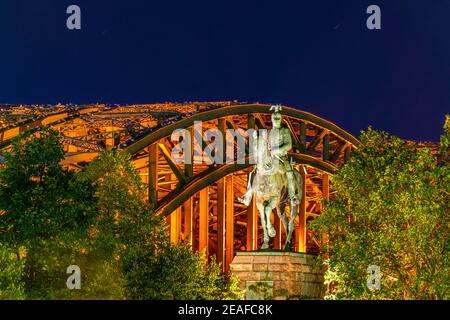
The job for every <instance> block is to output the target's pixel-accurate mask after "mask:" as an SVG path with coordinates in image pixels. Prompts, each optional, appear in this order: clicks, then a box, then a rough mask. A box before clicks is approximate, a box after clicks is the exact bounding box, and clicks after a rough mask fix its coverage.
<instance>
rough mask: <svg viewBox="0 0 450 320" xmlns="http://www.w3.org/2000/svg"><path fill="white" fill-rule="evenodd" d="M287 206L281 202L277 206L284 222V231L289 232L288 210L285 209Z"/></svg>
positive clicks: (278, 213) (279, 215)
mask: <svg viewBox="0 0 450 320" xmlns="http://www.w3.org/2000/svg"><path fill="white" fill-rule="evenodd" d="M285 209H286V208H285V206H284V205H282V204H279V205H278V206H277V215H278V218H279V219H280V221H281V222H283V228H284V233H285V234H288V227H289V226H288V221H287V217H286V212H285V211H284V210H285Z"/></svg>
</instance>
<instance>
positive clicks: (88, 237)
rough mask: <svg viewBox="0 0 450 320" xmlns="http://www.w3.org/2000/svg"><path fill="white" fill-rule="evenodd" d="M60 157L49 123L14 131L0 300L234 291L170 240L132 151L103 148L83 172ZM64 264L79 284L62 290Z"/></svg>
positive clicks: (203, 295)
mask: <svg viewBox="0 0 450 320" xmlns="http://www.w3.org/2000/svg"><path fill="white" fill-rule="evenodd" d="M63 157H64V152H63V148H62V144H61V142H60V141H59V138H58V133H57V132H56V131H53V130H50V129H47V128H44V129H43V130H42V131H40V132H39V133H38V135H35V134H33V133H32V132H30V131H27V132H25V133H24V134H22V135H20V136H19V137H18V138H16V139H14V141H13V144H12V150H11V152H9V153H6V154H5V164H4V166H3V167H2V168H0V241H1V242H0V270H1V271H2V273H1V274H0V281H1V282H0V298H2V299H3V298H11V299H20V298H28V299H124V298H133V299H167V298H170V299H181V298H185V299H188V298H192V299H226V298H237V297H238V294H239V291H238V289H237V281H236V279H235V278H232V277H230V275H224V274H222V272H221V270H220V267H219V266H218V265H217V264H216V263H215V262H214V261H212V262H211V263H209V264H208V263H207V259H206V257H205V256H204V255H203V254H200V253H193V252H192V250H191V249H190V248H189V247H187V246H185V245H181V246H172V245H171V244H170V243H169V241H168V237H167V234H166V232H165V225H164V220H163V219H161V218H160V217H157V216H155V215H154V214H153V211H152V208H151V207H150V206H149V205H148V203H146V202H145V200H144V199H145V194H146V192H145V189H144V187H143V186H142V183H141V179H140V177H139V174H138V172H137V171H136V170H135V168H134V167H133V163H132V161H131V158H130V156H129V155H127V154H125V153H122V152H113V151H104V152H103V153H102V154H101V155H100V157H99V158H98V159H96V160H94V161H93V162H92V163H91V164H90V166H89V167H88V168H87V169H86V170H84V171H81V172H68V171H65V170H63V169H62V167H61V166H60V161H61V160H62V159H63ZM6 245H8V247H7V246H6ZM15 252H20V254H19V253H17V254H16V253H15ZM69 265H78V266H79V267H80V269H81V289H80V290H68V289H67V287H66V280H67V277H68V274H67V273H66V270H67V267H68V266H69Z"/></svg>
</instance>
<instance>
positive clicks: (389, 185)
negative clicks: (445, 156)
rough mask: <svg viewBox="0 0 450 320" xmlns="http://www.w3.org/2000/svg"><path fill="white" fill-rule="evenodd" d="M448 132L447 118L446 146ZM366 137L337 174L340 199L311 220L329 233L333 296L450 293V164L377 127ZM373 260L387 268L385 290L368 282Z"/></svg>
mask: <svg viewBox="0 0 450 320" xmlns="http://www.w3.org/2000/svg"><path fill="white" fill-rule="evenodd" d="M449 136H450V130H449V122H448V121H447V125H446V133H445V135H444V136H443V138H442V139H441V143H442V149H444V148H448V141H449ZM360 139H361V142H362V146H361V147H360V148H359V149H357V150H356V151H355V152H354V153H353V154H352V157H351V159H350V161H349V162H347V163H346V164H345V165H344V166H343V167H342V168H340V169H339V170H338V172H337V173H336V174H335V175H334V176H333V177H332V183H333V188H334V190H336V191H337V197H336V199H334V200H332V201H329V202H328V203H326V208H325V210H324V212H323V213H322V215H321V216H320V217H319V218H318V219H316V220H315V221H313V222H312V224H311V227H312V228H313V229H314V230H316V234H328V235H329V241H328V243H327V244H326V245H325V246H324V247H323V248H322V250H323V253H324V258H325V257H328V258H329V259H328V260H325V261H326V263H327V264H328V274H327V280H328V281H329V282H330V283H331V284H332V287H333V290H334V292H332V295H331V296H329V298H344V299H353V298H356V299H373V298H379V299H443V298H445V299H448V298H450V295H449V283H450V278H449V251H448V249H449V238H448V234H449V225H450V221H449V213H450V197H449V185H450V170H449V166H448V164H440V163H438V161H437V156H435V155H433V154H432V153H431V151H430V150H426V149H422V150H420V149H417V148H416V147H415V146H414V145H412V144H411V143H407V142H406V141H404V140H402V139H399V138H397V137H393V136H390V135H388V134H387V133H385V132H378V131H375V130H372V129H371V128H369V130H367V131H365V132H362V134H361V137H360ZM369 265H378V266H380V268H381V273H382V275H381V290H372V291H371V290H369V289H368V288H367V285H366V279H367V277H368V274H367V273H366V272H367V268H368V267H369Z"/></svg>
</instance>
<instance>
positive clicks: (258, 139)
mask: <svg viewBox="0 0 450 320" xmlns="http://www.w3.org/2000/svg"><path fill="white" fill-rule="evenodd" d="M253 140H254V148H253V153H254V157H255V160H256V167H257V169H258V171H260V172H268V171H272V170H273V162H272V156H271V154H270V150H269V138H268V136H267V130H260V131H259V134H258V132H257V131H254V132H253Z"/></svg>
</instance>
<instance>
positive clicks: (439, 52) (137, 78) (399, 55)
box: [0, 0, 450, 140]
mask: <svg viewBox="0 0 450 320" xmlns="http://www.w3.org/2000/svg"><path fill="white" fill-rule="evenodd" d="M70 4H77V5H79V6H80V7H81V10H82V30H80V31H69V30H68V29H67V28H66V19H67V14H66V8H67V6H68V5H70ZM370 4H377V5H379V6H380V7H381V10H382V30H378V31H370V30H368V29H367V28H366V19H367V17H368V15H367V14H366V8H367V6H368V5H370ZM0 70H1V73H0V103H27V104H31V103H40V104H41V103H42V104H46V103H57V102H63V103H64V102H73V103H80V104H81V103H92V102H105V103H151V102H164V101H192V100H208V101H212V100H229V99H238V100H241V101H249V102H256V101H259V102H267V103H281V104H286V105H291V106H296V107H298V108H301V109H303V110H306V111H310V112H313V113H315V114H317V115H319V116H322V117H324V118H326V119H328V120H330V121H332V122H335V123H336V124H338V125H340V126H342V127H343V128H344V129H346V130H348V131H350V132H352V133H354V134H358V133H359V130H360V129H365V128H367V126H368V125H372V126H373V127H374V128H376V129H383V130H387V131H389V132H391V133H393V134H396V135H398V136H400V137H403V138H409V139H417V140H438V138H439V135H440V134H441V133H442V125H443V121H444V115H445V113H450V0H417V1H416V0H389V1H380V0H372V1H365V0H359V1H356V0H354V1H353V0H341V1H338V0H334V1H321V0H315V1H313V0H309V1H300V0H296V1H281V0H280V1H274V0H271V1H263V0H258V1H248V0H247V1H245V0H241V1H231V0H227V1H219V0H210V1H201V2H199V1H168V0H164V1H162V0H160V1H152V0H126V1H125V0H120V1H119V0H117V1H111V0H109V1H106V0H95V1H92V0H90V1H86V0H71V1H65V0H53V1H51V0H41V1H31V0H28V1H24V0H1V2H0Z"/></svg>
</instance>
